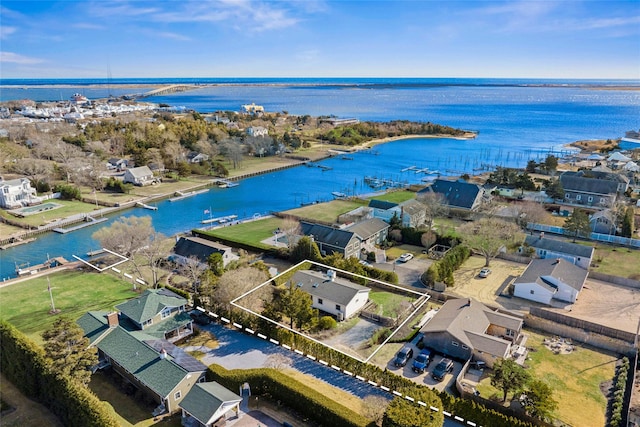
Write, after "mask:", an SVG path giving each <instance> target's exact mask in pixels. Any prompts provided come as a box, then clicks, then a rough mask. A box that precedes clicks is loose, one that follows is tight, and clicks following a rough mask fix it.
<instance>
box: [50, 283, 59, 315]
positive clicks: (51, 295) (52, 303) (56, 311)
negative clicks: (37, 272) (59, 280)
mask: <svg viewBox="0 0 640 427" xmlns="http://www.w3.org/2000/svg"><path fill="white" fill-rule="evenodd" d="M52 289H54V288H52V287H51V282H50V281H49V276H47V290H48V291H49V298H51V310H50V311H49V314H57V313H60V310H56V305H55V304H54V302H53V292H52Z"/></svg>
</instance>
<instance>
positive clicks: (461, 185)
mask: <svg viewBox="0 0 640 427" xmlns="http://www.w3.org/2000/svg"><path fill="white" fill-rule="evenodd" d="M426 192H433V193H438V194H442V195H443V196H444V198H445V200H446V206H447V207H448V208H449V209H451V210H452V211H454V212H456V211H457V212H459V213H469V212H472V211H475V210H477V209H478V208H479V207H480V205H481V204H482V201H483V198H484V196H485V190H484V188H482V186H480V185H478V184H473V183H469V182H466V181H461V180H460V181H447V180H445V179H436V180H435V181H433V184H431V185H430V186H429V187H427V188H425V189H423V190H420V191H419V192H418V196H419V195H420V194H423V193H426Z"/></svg>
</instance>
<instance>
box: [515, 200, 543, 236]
mask: <svg viewBox="0 0 640 427" xmlns="http://www.w3.org/2000/svg"><path fill="white" fill-rule="evenodd" d="M516 210H517V213H518V223H519V224H520V226H521V227H522V228H524V229H525V230H526V229H527V226H528V224H530V223H531V224H541V223H543V222H544V219H545V218H546V217H547V211H546V210H545V209H544V206H543V205H542V204H541V203H536V202H523V203H518V204H517V205H516Z"/></svg>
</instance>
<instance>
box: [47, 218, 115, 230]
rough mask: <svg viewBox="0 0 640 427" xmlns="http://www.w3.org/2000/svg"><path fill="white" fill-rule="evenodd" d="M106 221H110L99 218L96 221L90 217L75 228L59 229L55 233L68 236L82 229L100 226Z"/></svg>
mask: <svg viewBox="0 0 640 427" xmlns="http://www.w3.org/2000/svg"><path fill="white" fill-rule="evenodd" d="M105 221H109V218H99V219H95V218H92V217H90V216H88V217H87V218H86V219H85V221H84V222H82V223H80V224H78V225H76V226H73V227H69V228H62V227H57V228H54V229H53V231H55V232H56V233H60V234H67V233H70V232H72V231H76V230H80V229H81V228H85V227H89V226H92V225H96V224H100V223H101V222H105Z"/></svg>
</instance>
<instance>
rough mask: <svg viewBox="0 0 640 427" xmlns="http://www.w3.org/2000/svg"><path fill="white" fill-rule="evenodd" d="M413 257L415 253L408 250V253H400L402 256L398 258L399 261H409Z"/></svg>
mask: <svg viewBox="0 0 640 427" xmlns="http://www.w3.org/2000/svg"><path fill="white" fill-rule="evenodd" d="M411 258H413V254H410V253H409V252H406V253H404V254H402V255H400V257H399V258H398V262H407V261H409V260H410V259H411Z"/></svg>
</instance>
